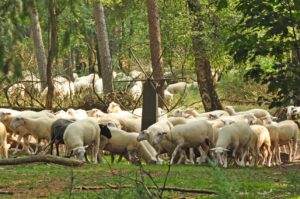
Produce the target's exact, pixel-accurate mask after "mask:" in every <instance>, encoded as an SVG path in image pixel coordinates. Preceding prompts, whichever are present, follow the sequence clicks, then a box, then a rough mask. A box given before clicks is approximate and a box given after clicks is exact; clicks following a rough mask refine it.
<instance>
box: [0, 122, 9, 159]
mask: <svg viewBox="0 0 300 199" xmlns="http://www.w3.org/2000/svg"><path fill="white" fill-rule="evenodd" d="M8 148H9V145H8V144H7V132H6V128H5V125H4V124H3V123H2V122H0V155H1V158H2V159H7V158H8Z"/></svg>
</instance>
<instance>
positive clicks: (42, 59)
mask: <svg viewBox="0 0 300 199" xmlns="http://www.w3.org/2000/svg"><path fill="white" fill-rule="evenodd" d="M28 12H29V15H30V21H31V26H32V37H33V44H34V51H35V55H36V59H37V64H38V71H39V76H40V80H41V87H42V89H45V88H46V85H47V84H46V77H47V71H46V67H47V58H46V53H45V48H44V42H43V37H42V30H41V26H40V21H39V15H38V12H37V9H36V3H35V0H30V1H29V2H28Z"/></svg>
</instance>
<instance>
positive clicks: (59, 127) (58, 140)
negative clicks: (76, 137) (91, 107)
mask: <svg viewBox="0 0 300 199" xmlns="http://www.w3.org/2000/svg"><path fill="white" fill-rule="evenodd" d="M74 121H75V120H68V119H57V120H55V121H54V122H53V124H52V125H51V142H50V154H51V155H52V152H53V144H55V146H56V155H57V156H59V144H64V139H63V138H64V133H65V130H66V128H67V127H68V126H69V124H71V123H72V122H74Z"/></svg>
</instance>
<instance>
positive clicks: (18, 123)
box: [10, 117, 25, 129]
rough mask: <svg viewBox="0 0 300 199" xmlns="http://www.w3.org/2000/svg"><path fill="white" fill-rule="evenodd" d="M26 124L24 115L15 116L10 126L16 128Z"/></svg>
mask: <svg viewBox="0 0 300 199" xmlns="http://www.w3.org/2000/svg"><path fill="white" fill-rule="evenodd" d="M24 124H25V120H24V118H22V117H16V118H14V119H13V120H12V121H11V123H10V127H11V128H12V129H16V128H18V127H19V126H21V125H24Z"/></svg>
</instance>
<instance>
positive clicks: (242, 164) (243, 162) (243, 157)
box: [240, 150, 256, 167]
mask: <svg viewBox="0 0 300 199" xmlns="http://www.w3.org/2000/svg"><path fill="white" fill-rule="evenodd" d="M242 151H243V152H242V159H241V162H240V163H241V164H240V166H242V167H244V166H245V157H246V155H247V153H248V150H242ZM253 159H254V161H256V160H255V159H256V157H254V158H253Z"/></svg>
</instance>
